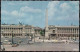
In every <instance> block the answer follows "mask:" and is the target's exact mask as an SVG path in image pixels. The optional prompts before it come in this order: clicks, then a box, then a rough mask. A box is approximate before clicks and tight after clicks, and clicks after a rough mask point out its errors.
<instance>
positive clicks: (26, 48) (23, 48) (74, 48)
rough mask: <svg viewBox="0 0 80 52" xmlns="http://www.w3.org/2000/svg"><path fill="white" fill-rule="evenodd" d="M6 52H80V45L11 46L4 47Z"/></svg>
mask: <svg viewBox="0 0 80 52" xmlns="http://www.w3.org/2000/svg"><path fill="white" fill-rule="evenodd" d="M4 47H5V51H79V44H77V43H70V44H65V43H43V42H42V43H40V42H39V43H34V44H26V45H19V46H17V47H12V46H11V45H4Z"/></svg>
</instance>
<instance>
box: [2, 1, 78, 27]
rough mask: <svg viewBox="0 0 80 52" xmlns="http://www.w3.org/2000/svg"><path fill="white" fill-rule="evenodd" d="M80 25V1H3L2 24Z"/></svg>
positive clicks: (39, 25)
mask: <svg viewBox="0 0 80 52" xmlns="http://www.w3.org/2000/svg"><path fill="white" fill-rule="evenodd" d="M46 8H47V9H48V25H60V26H70V25H71V24H73V25H77V26H78V25H79V1H1V23H2V24H3V23H6V24H19V22H21V23H23V24H28V25H33V26H38V27H42V28H43V27H45V23H46V22H45V18H46Z"/></svg>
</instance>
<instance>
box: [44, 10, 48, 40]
mask: <svg viewBox="0 0 80 52" xmlns="http://www.w3.org/2000/svg"><path fill="white" fill-rule="evenodd" d="M45 22H46V27H45V38H47V39H48V38H49V35H48V9H46V20H45Z"/></svg>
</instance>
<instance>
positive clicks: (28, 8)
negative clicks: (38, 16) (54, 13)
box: [20, 6, 42, 13]
mask: <svg viewBox="0 0 80 52" xmlns="http://www.w3.org/2000/svg"><path fill="white" fill-rule="evenodd" d="M20 10H21V11H23V12H32V13H40V12H42V11H41V10H40V9H35V8H31V7H28V6H25V7H21V8H20Z"/></svg>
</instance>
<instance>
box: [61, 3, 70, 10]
mask: <svg viewBox="0 0 80 52" xmlns="http://www.w3.org/2000/svg"><path fill="white" fill-rule="evenodd" d="M60 8H61V9H62V10H63V11H67V10H69V9H70V5H69V4H68V3H62V4H61V5H60Z"/></svg>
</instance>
